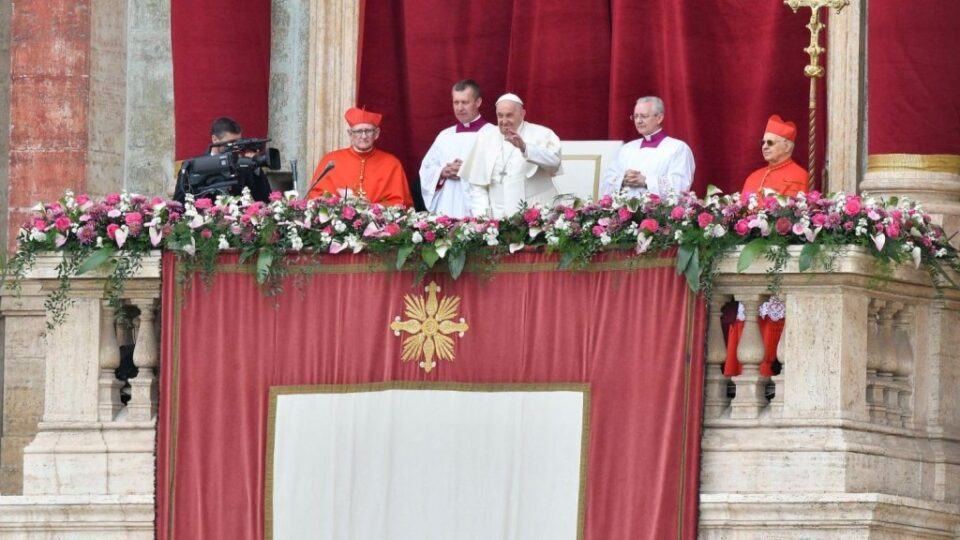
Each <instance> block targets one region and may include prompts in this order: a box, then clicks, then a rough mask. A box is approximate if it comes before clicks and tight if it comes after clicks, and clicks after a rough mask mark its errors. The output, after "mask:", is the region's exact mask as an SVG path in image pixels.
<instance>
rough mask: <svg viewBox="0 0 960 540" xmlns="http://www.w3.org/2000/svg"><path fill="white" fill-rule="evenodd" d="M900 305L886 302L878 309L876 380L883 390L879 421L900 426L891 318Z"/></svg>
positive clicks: (895, 351)
mask: <svg viewBox="0 0 960 540" xmlns="http://www.w3.org/2000/svg"><path fill="white" fill-rule="evenodd" d="M901 306H902V304H900V303H899V302H891V301H887V302H885V303H884V306H883V307H882V308H880V312H879V314H880V321H879V322H878V326H879V336H880V353H881V354H880V359H881V360H880V367H879V368H878V369H877V378H878V379H879V381H880V383H879V384H880V386H881V387H882V388H883V403H884V416H883V418H881V421H883V422H885V423H887V424H895V425H900V404H899V392H898V390H897V388H896V386H895V385H894V383H893V373H894V372H895V371H896V370H897V349H896V341H895V340H894V338H893V317H894V316H895V315H896V314H897V312H898V311H900V308H901Z"/></svg>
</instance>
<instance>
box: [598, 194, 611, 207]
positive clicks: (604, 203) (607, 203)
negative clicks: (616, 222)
mask: <svg viewBox="0 0 960 540" xmlns="http://www.w3.org/2000/svg"><path fill="white" fill-rule="evenodd" d="M597 202H598V203H599V204H600V208H610V207H611V206H613V197H611V196H610V195H604V196H603V197H600V200H599V201H597Z"/></svg>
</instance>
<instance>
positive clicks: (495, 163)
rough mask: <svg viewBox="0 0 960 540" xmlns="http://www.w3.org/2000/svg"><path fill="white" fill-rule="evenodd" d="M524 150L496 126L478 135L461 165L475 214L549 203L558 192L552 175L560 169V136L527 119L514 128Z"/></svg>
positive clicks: (508, 212)
mask: <svg viewBox="0 0 960 540" xmlns="http://www.w3.org/2000/svg"><path fill="white" fill-rule="evenodd" d="M517 133H518V134H519V135H520V137H522V138H523V142H524V144H525V145H526V147H527V149H526V152H520V149H519V148H517V147H516V146H514V145H512V144H510V143H509V142H507V140H506V139H504V137H503V134H502V133H500V130H499V129H495V130H492V131H486V132H484V133H481V134H480V135H479V136H477V143H476V144H475V145H474V146H473V151H472V152H470V155H469V156H467V159H466V161H465V162H464V163H463V166H462V167H460V172H461V175H460V176H461V177H463V178H465V179H467V181H469V182H470V201H471V206H472V213H473V215H474V216H478V217H479V216H483V215H486V216H489V217H493V218H497V219H499V218H502V217H505V216H509V215H511V214H513V213H514V212H516V211H517V209H518V208H519V206H520V203H522V202H523V201H527V202H530V203H550V202H552V201H553V198H554V197H556V195H557V188H556V187H555V186H554V184H553V176H555V175H557V174H559V173H560V137H557V134H556V133H554V132H553V130H551V129H550V128H548V127H545V126H541V125H538V124H531V123H530V122H523V123H521V124H520V129H518V130H517Z"/></svg>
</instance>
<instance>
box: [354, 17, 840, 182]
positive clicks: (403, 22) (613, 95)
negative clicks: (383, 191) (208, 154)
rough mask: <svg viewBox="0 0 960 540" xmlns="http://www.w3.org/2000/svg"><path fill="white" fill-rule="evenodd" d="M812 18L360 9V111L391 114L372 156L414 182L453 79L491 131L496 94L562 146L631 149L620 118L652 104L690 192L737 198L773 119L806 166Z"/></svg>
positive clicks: (447, 113) (632, 133) (447, 115)
mask: <svg viewBox="0 0 960 540" xmlns="http://www.w3.org/2000/svg"><path fill="white" fill-rule="evenodd" d="M808 17H809V13H808V12H807V13H804V12H801V13H799V14H794V13H793V12H792V11H790V9H789V8H787V7H786V6H784V5H783V3H782V2H745V1H737V2H730V1H729V0H701V1H698V2H678V1H676V0H642V1H636V0H585V1H584V0H577V1H573V0H524V1H512V0H496V1H491V2H483V3H478V2H446V1H441V0H418V1H417V2H405V1H403V0H384V1H378V2H368V3H366V12H365V14H364V20H363V22H362V26H363V34H362V36H363V44H362V56H361V64H360V72H359V89H358V100H357V102H358V104H359V105H365V106H367V107H368V108H369V109H371V110H377V111H381V112H384V113H385V114H386V116H385V120H384V126H383V134H382V135H381V137H380V141H379V143H378V144H380V146H381V147H383V148H385V149H387V150H389V151H392V152H394V153H396V154H397V155H398V156H399V157H400V158H401V160H402V161H403V162H404V164H405V166H406V168H407V174H408V175H410V176H412V177H415V176H416V172H417V169H418V168H419V162H420V160H421V159H422V157H423V155H424V153H425V152H426V150H427V148H428V147H429V145H430V143H431V142H432V141H433V138H434V137H435V136H436V134H437V132H438V131H439V130H440V129H442V128H443V127H446V126H448V125H452V124H453V122H454V118H453V116H452V114H451V106H450V87H451V86H452V84H453V83H454V82H456V81H457V80H459V79H462V78H473V79H476V80H477V81H478V82H479V83H480V84H481V86H482V87H483V88H484V93H485V96H486V102H485V103H484V106H483V109H482V110H483V112H484V115H485V116H486V117H487V118H488V119H491V120H492V119H493V110H494V108H493V102H494V101H495V100H496V98H497V96H498V95H499V94H501V93H503V92H506V91H512V92H516V93H518V94H520V95H521V97H523V98H524V100H525V101H526V102H527V113H528V119H529V120H531V121H533V122H537V123H541V124H545V125H547V126H550V127H551V128H553V129H554V130H555V131H556V132H557V133H558V134H559V135H560V138H561V139H567V140H589V139H622V140H631V139H635V138H636V137H637V133H636V130H635V129H634V127H633V124H632V123H631V122H630V121H629V120H628V118H627V116H628V115H629V114H630V113H631V112H632V110H633V104H634V101H635V100H636V98H638V97H640V96H642V95H648V94H656V95H659V96H661V97H662V98H664V101H665V102H666V109H667V111H666V119H665V126H666V129H667V130H668V132H669V133H671V134H673V135H674V136H676V137H678V138H680V139H683V140H685V141H687V143H688V144H690V146H691V148H692V149H693V152H694V156H695V158H696V162H697V172H696V178H695V183H694V188H695V189H696V190H697V191H698V192H699V193H700V194H703V193H704V188H705V186H707V185H708V184H714V185H717V186H720V187H722V188H724V189H725V190H726V191H735V190H739V189H740V187H741V186H742V184H743V180H744V179H745V178H746V176H747V175H748V174H749V173H750V172H752V171H753V170H755V169H756V168H758V167H760V166H762V165H763V164H764V163H763V159H762V157H761V155H760V149H759V144H758V142H759V140H760V138H761V136H762V134H763V128H764V126H765V123H766V119H767V117H768V116H769V115H770V114H774V113H778V114H780V115H781V116H783V117H784V118H787V119H792V120H794V121H796V122H797V124H798V125H799V126H800V131H799V135H798V141H797V142H798V144H797V149H796V151H795V158H796V159H797V161H798V162H800V163H801V164H802V165H804V166H805V165H806V161H807V160H806V155H807V144H806V140H807V129H806V127H805V126H806V124H807V114H808V113H807V102H808V100H807V97H808V93H809V82H808V79H806V77H804V75H803V66H804V65H805V64H806V63H807V61H808V58H807V55H806V54H804V53H803V48H804V47H805V46H806V45H807V44H808V42H809V33H808V31H807V29H806V27H805V24H806V22H807V19H808ZM823 101H825V100H823V99H821V102H823ZM821 129H822V128H821ZM821 135H822V131H821ZM821 140H822V137H821ZM820 155H821V156H822V155H823V153H822V151H821V153H820Z"/></svg>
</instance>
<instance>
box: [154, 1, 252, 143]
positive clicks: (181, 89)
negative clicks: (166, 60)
mask: <svg viewBox="0 0 960 540" xmlns="http://www.w3.org/2000/svg"><path fill="white" fill-rule="evenodd" d="M170 19H171V21H170V23H171V40H172V45H173V94H174V111H173V114H174V117H175V124H176V149H175V155H176V159H187V158H191V157H194V156H197V155H199V154H202V153H204V151H205V150H206V148H207V145H208V144H210V124H211V123H213V120H214V119H216V118H217V117H220V116H229V117H231V118H233V119H234V120H236V121H237V122H239V123H240V126H241V127H243V134H244V136H247V137H265V136H266V135H267V106H268V104H267V103H268V101H267V96H268V90H269V86H270V0H204V1H202V2H190V1H174V2H171V3H170Z"/></svg>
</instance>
